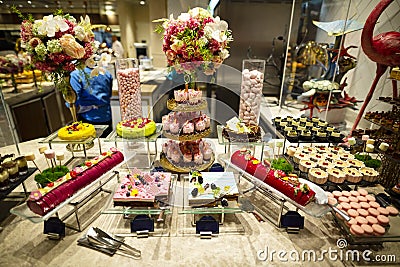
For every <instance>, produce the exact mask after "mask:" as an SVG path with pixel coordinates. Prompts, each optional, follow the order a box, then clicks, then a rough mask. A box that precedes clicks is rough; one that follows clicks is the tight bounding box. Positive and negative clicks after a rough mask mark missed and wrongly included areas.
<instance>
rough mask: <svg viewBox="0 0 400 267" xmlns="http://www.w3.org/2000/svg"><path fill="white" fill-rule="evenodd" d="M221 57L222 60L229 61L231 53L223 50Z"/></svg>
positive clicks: (220, 53)
mask: <svg viewBox="0 0 400 267" xmlns="http://www.w3.org/2000/svg"><path fill="white" fill-rule="evenodd" d="M219 56H220V57H221V58H222V59H227V58H228V57H229V51H228V49H222V51H221V52H219Z"/></svg>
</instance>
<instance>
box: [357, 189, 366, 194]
mask: <svg viewBox="0 0 400 267" xmlns="http://www.w3.org/2000/svg"><path fill="white" fill-rule="evenodd" d="M357 192H358V193H360V195H361V196H366V195H368V192H367V190H365V189H363V188H359V189H358V190H357Z"/></svg>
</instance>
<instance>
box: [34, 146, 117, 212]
mask: <svg viewBox="0 0 400 267" xmlns="http://www.w3.org/2000/svg"><path fill="white" fill-rule="evenodd" d="M102 156H103V157H104V158H102V157H101V156H100V158H99V159H97V160H98V161H97V160H95V161H94V162H95V163H92V161H87V162H86V163H87V165H86V166H87V167H86V168H85V167H77V168H75V169H74V170H72V171H71V172H70V173H69V174H67V175H69V176H71V178H70V179H66V176H64V177H62V178H60V182H61V184H59V185H58V186H55V185H48V186H47V187H46V191H47V190H49V191H48V192H47V193H45V194H43V195H42V193H41V192H43V190H42V191H40V189H39V190H35V191H32V193H31V195H30V197H29V200H28V201H27V205H28V207H29V209H31V210H32V211H33V212H34V213H36V214H39V215H41V216H43V215H45V214H46V213H48V212H49V211H51V210H52V209H54V208H55V207H57V206H58V205H59V204H61V203H62V202H64V201H65V200H66V199H68V198H69V197H71V196H72V195H73V194H75V193H76V192H77V191H79V190H80V189H82V188H84V187H86V186H87V185H89V184H90V183H92V182H93V181H94V180H96V179H97V178H99V177H100V176H102V175H103V174H105V173H106V172H108V171H109V170H111V169H112V168H113V167H115V166H116V165H118V164H119V163H121V162H122V161H123V160H124V155H123V154H122V153H121V152H120V151H117V150H115V149H112V150H111V152H104V153H103V154H102ZM53 186H54V188H53Z"/></svg>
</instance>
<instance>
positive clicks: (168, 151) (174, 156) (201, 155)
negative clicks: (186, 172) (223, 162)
mask: <svg viewBox="0 0 400 267" xmlns="http://www.w3.org/2000/svg"><path fill="white" fill-rule="evenodd" d="M162 150H163V153H164V155H165V156H166V158H167V159H168V160H169V162H170V163H172V164H174V165H176V166H180V167H190V166H193V167H194V166H196V165H201V164H204V163H208V162H209V161H210V160H211V159H212V156H213V150H212V148H211V144H210V143H208V142H206V141H203V140H202V139H199V140H196V141H184V142H177V141H174V140H168V141H167V142H165V143H164V144H162Z"/></svg>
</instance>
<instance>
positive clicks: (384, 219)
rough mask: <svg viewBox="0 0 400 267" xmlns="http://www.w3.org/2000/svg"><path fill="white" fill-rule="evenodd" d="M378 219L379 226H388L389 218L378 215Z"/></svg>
mask: <svg viewBox="0 0 400 267" xmlns="http://www.w3.org/2000/svg"><path fill="white" fill-rule="evenodd" d="M376 218H377V219H378V222H379V224H380V225H388V224H389V218H388V217H387V216H385V215H378V217H376Z"/></svg>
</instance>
